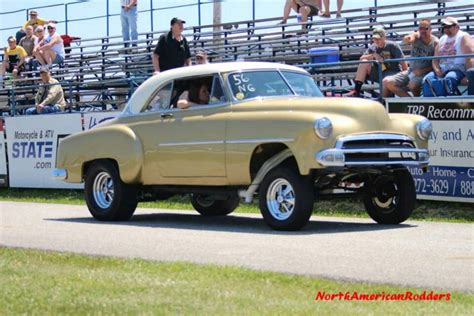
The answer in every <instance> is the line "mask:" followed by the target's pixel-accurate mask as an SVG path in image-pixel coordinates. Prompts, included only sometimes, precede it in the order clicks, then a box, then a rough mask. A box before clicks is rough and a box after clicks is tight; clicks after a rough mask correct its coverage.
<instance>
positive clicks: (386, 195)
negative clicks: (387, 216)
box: [372, 178, 399, 213]
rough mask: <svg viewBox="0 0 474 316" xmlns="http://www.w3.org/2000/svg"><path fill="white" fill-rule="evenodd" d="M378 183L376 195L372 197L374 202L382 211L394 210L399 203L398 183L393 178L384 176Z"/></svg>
mask: <svg viewBox="0 0 474 316" xmlns="http://www.w3.org/2000/svg"><path fill="white" fill-rule="evenodd" d="M376 185H377V187H376V195H375V196H374V197H373V198H372V202H373V203H374V205H375V206H377V207H378V208H380V211H381V212H383V213H390V212H392V211H393V210H394V209H395V208H396V206H397V204H398V195H397V193H398V192H399V189H398V186H397V184H396V183H395V182H394V181H393V180H392V179H387V178H382V179H381V181H377V182H376Z"/></svg>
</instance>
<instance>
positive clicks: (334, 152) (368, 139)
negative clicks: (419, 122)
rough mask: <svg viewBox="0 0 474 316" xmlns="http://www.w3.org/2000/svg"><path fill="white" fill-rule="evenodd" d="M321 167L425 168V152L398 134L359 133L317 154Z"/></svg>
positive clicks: (427, 157)
mask: <svg viewBox="0 0 474 316" xmlns="http://www.w3.org/2000/svg"><path fill="white" fill-rule="evenodd" d="M316 159H317V161H318V162H319V163H320V164H321V165H323V166H341V167H342V166H361V165H378V166H381V165H395V164H401V165H422V166H423V165H427V164H428V161H429V154H428V150H426V149H418V148H416V145H415V142H414V141H413V139H412V138H411V137H408V136H406V135H399V134H359V135H349V136H343V137H340V138H339V139H338V140H337V142H336V146H335V148H331V149H325V150H322V151H320V152H318V153H317V154H316Z"/></svg>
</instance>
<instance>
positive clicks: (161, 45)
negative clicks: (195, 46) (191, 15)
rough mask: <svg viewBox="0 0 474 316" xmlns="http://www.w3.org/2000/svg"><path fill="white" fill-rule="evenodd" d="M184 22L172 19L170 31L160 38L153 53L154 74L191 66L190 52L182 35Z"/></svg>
mask: <svg viewBox="0 0 474 316" xmlns="http://www.w3.org/2000/svg"><path fill="white" fill-rule="evenodd" d="M184 23H186V22H185V21H183V20H181V19H178V18H172V19H171V23H170V24H171V30H170V31H169V32H168V33H166V34H162V35H161V36H160V39H159V40H158V44H157V45H156V47H155V50H154V51H153V68H154V69H155V74H157V73H159V72H161V71H165V70H169V69H173V68H179V67H183V66H191V52H190V50H189V45H188V41H187V40H186V38H185V37H184V36H183V35H182V34H183V29H184V27H183V24H184Z"/></svg>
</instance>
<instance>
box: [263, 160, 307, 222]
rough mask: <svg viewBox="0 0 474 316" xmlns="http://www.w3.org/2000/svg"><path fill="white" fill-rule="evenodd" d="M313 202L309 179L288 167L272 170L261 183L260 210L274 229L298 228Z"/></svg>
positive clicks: (305, 220)
mask: <svg viewBox="0 0 474 316" xmlns="http://www.w3.org/2000/svg"><path fill="white" fill-rule="evenodd" d="M313 202H314V192H313V185H312V183H311V181H310V178H309V177H304V176H301V175H300V174H299V173H298V172H297V171H295V170H293V169H290V168H288V167H277V168H275V169H273V170H271V171H270V172H269V173H268V174H267V175H266V176H265V178H264V180H263V181H262V183H261V185H260V189H259V204H260V211H261V213H262V215H263V219H264V220H265V223H267V225H268V226H270V227H271V228H273V229H275V230H287V231H291V230H300V229H301V228H302V227H303V226H304V225H306V223H308V221H309V218H310V217H311V214H312V212H313Z"/></svg>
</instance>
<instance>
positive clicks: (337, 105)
mask: <svg viewBox="0 0 474 316" xmlns="http://www.w3.org/2000/svg"><path fill="white" fill-rule="evenodd" d="M234 110H237V111H239V110H242V111H254V110H255V111H262V110H264V111H269V112H270V111H271V112H279V111H289V112H307V114H308V116H310V117H311V118H312V119H313V118H318V117H324V116H326V117H328V118H330V119H335V120H340V119H342V120H344V119H347V120H351V121H358V122H366V123H367V122H368V123H370V126H371V127H372V128H381V129H383V128H384V127H386V126H387V123H388V122H390V117H389V115H388V113H387V112H386V110H385V107H384V106H383V105H382V104H380V103H378V102H375V101H371V100H365V99H360V98H323V97H321V98H317V97H285V98H281V97H278V98H258V99H254V100H250V101H246V102H241V103H238V104H236V105H235V106H234Z"/></svg>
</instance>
